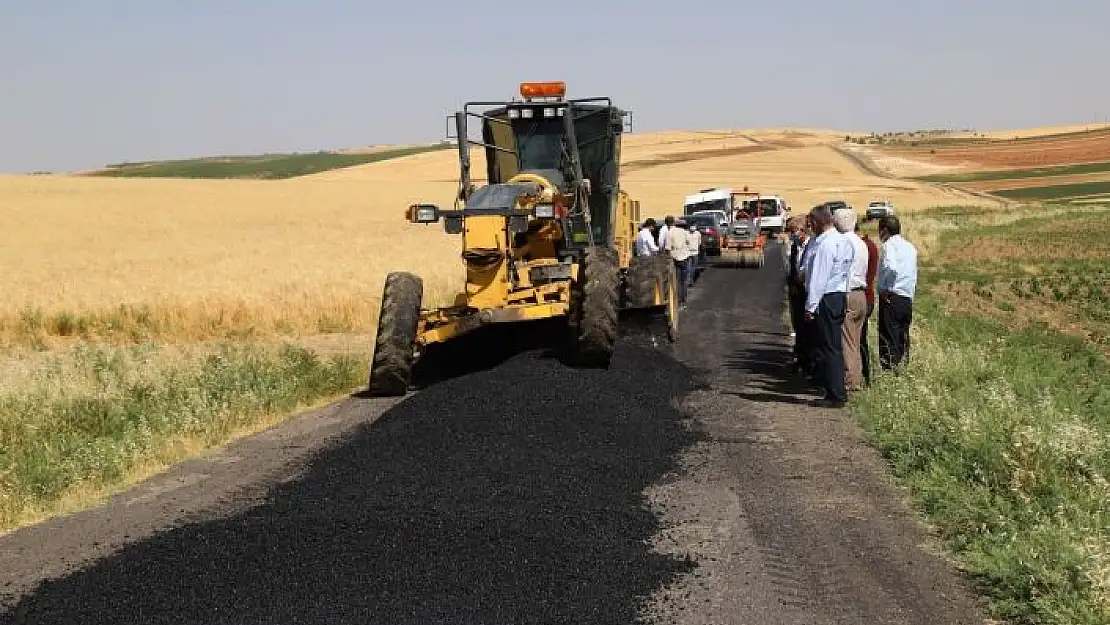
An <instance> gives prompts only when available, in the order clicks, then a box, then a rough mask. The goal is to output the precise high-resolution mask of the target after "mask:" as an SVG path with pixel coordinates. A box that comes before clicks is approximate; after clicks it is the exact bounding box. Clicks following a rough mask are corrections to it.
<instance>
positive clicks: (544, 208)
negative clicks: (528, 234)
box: [535, 204, 555, 219]
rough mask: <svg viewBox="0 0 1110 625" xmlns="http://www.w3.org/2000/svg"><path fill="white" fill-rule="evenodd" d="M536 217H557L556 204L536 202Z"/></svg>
mask: <svg viewBox="0 0 1110 625" xmlns="http://www.w3.org/2000/svg"><path fill="white" fill-rule="evenodd" d="M535 212H536V217H539V218H541V219H552V218H554V217H555V205H554V204H536V209H535Z"/></svg>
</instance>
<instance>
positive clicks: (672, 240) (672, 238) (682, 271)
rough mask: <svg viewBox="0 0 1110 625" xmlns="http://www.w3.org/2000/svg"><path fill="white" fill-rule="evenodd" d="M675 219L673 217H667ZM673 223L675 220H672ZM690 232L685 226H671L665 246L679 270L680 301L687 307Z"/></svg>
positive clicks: (680, 304)
mask: <svg viewBox="0 0 1110 625" xmlns="http://www.w3.org/2000/svg"><path fill="white" fill-rule="evenodd" d="M667 219H671V220H673V219H674V218H673V217H667ZM672 225H673V222H672ZM688 237H689V233H688V232H686V229H685V228H670V229H669V230H668V231H667V245H666V247H665V248H664V249H665V250H667V252H668V253H669V254H670V255H671V260H673V261H674V267H675V269H676V270H678V303H679V306H680V307H682V308H686V285H687V282H686V279H687V276H686V269H687V267H689V265H688V264H687V262H686V259H687V258H689V257H690V246H689V244H688V243H687V239H688Z"/></svg>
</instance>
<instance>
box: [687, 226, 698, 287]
mask: <svg viewBox="0 0 1110 625" xmlns="http://www.w3.org/2000/svg"><path fill="white" fill-rule="evenodd" d="M686 245H687V247H689V248H690V256H689V257H688V258H687V259H686V264H687V265H688V266H687V269H686V271H687V272H688V273H687V274H686V288H690V287H692V286H694V277H695V276H696V275H697V272H698V264H699V262H698V261H700V260H701V233H700V232H698V229H697V227H696V226H695V225H694V222H692V221H691V222H689V223H687V224H686Z"/></svg>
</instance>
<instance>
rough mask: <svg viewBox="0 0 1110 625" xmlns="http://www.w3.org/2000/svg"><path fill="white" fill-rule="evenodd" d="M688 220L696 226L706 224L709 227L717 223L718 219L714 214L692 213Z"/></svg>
mask: <svg viewBox="0 0 1110 625" xmlns="http://www.w3.org/2000/svg"><path fill="white" fill-rule="evenodd" d="M686 221H689V222H691V223H693V224H694V225H695V226H705V227H707V228H709V227H713V226H716V225H717V220H716V219H715V218H714V217H713V215H691V216H689V217H687V218H686Z"/></svg>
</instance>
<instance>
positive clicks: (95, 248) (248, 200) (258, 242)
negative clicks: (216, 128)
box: [0, 129, 970, 347]
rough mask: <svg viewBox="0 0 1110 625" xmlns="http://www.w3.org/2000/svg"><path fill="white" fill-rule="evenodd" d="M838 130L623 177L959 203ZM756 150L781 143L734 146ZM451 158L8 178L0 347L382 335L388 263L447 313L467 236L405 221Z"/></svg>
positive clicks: (636, 140)
mask: <svg viewBox="0 0 1110 625" xmlns="http://www.w3.org/2000/svg"><path fill="white" fill-rule="evenodd" d="M842 137H843V135H839V134H837V133H833V132H832V131H814V130H807V131H790V130H787V129H773V130H764V131H758V130H749V131H736V132H732V131H704V132H678V131H675V132H666V133H654V134H647V135H638V134H631V135H628V136H626V137H625V141H624V150H623V153H622V160H623V161H624V162H625V163H630V162H637V161H639V162H641V163H643V162H644V161H653V159H655V160H657V159H666V160H669V161H670V162H668V163H667V164H662V165H657V166H647V167H639V168H637V169H634V170H633V169H630V171H629V172H628V173H627V174H626V175H625V176H623V178H622V185H623V186H624V188H626V189H627V190H628V191H629V192H630V193H631V194H632V195H633V197H634V198H636V199H639V200H641V203H642V210H643V213H644V216H645V217H646V216H657V217H661V216H663V215H665V214H668V213H671V214H676V213H680V212H681V210H682V198H683V196H685V195H686V194H688V193H691V192H693V191H696V190H697V189H698V188H700V187H704V186H712V185H733V186H743V185H749V186H751V187H752V188H754V189H759V190H762V191H765V192H769V193H779V194H782V195H784V196H786V197H787V199H788V201H790V202H791V204H792V205H793V206H794V207H795V208H796V209H798V208H801V209H805V208H808V206H809V205H811V204H814V203H817V202H819V201H823V200H825V199H830V198H844V199H847V200H848V201H850V202H852V203H854V204H855V205H857V206H861V207H862V205H865V204H866V202H867V201H868V200H870V199H873V198H877V197H882V198H886V199H892V200H893V201H895V202H896V203H898V204H899V208H900V209H902V210H906V211H913V210H914V209H916V208H919V207H925V206H930V205H934V204H938V203H944V202H952V201H953V200H954V197H953V192H951V191H948V190H942V189H939V188H937V187H934V186H931V185H926V184H920V183H913V182H902V181H889V180H884V179H881V178H877V177H874V176H871V175H869V174H867V173H865V172H862V171H860V170H859V169H858V168H857V167H855V166H854V165H853V164H852V163H851V162H849V161H848V160H846V159H844V158H843V157H842V156H840V155H839V154H837V153H836V152H835V151H833V150H832V148H831V147H829V146H828V145H826V144H828V143H835V142H837V141H838V140H840V139H841V138H842ZM759 144H770V145H771V146H772V149H769V150H766V151H761V152H753V153H744V154H736V153H735V152H736V150H737V148H745V147H748V146H757V145H759ZM775 146H780V147H775ZM781 146H787V147H781ZM730 150H731V151H732V152H730ZM717 153H720V154H722V155H721V156H716V154H717ZM474 154H475V156H476V158H475V163H474V170H475V173H476V177H477V178H478V179H481V177H482V176H481V174H482V172H483V168H484V159H482V158H481V154H480V153H479V151H478V150H475V151H474ZM455 159H456V156H455V153H454V152H453V151H445V152H429V153H425V154H419V155H414V156H410V157H406V158H400V159H395V160H390V161H383V162H378V163H372V164H368V165H364V166H358V167H352V168H348V169H345V170H339V171H332V172H324V173H321V174H317V175H314V176H308V177H305V178H301V179H293V180H285V181H239V180H226V181H225V180H219V181H215V180H211V181H210V180H149V179H106V178H78V177H60V176H59V177H55V176H37V177H31V176H9V177H3V178H0V223H3V224H4V231H5V240H6V242H8V244H7V245H5V246H3V247H2V248H0V267H3V269H4V270H3V272H2V273H0V293H3V298H2V299H0V344H7V345H11V344H18V343H27V342H30V343H32V344H35V345H38V346H40V347H41V346H44V345H45V346H48V347H49V346H50V345H51V343H52V342H59V341H61V342H65V341H66V340H67V339H69V338H70V337H75V338H79V339H89V338H98V339H104V338H107V339H112V340H123V341H134V340H145V339H149V338H155V339H158V340H161V341H177V342H190V341H198V340H206V339H209V338H217V337H259V336H268V335H296V336H302V335H313V334H319V333H327V332H337V331H342V332H363V333H365V332H373V329H374V327H375V324H376V322H377V319H376V317H377V308H378V298H379V296H380V289H381V284H382V280H383V278H384V276H385V274H386V273H387V272H389V271H391V270H412V271H416V272H417V273H419V274H420V275H421V276H423V277H424V279H425V288H426V293H427V295H426V301H427V302H428V303H429V304H440V303H446V302H448V301H450V299H451V298H452V296H453V293H454V291H455V290H457V289H458V288H459V287H460V281H461V279H462V266H461V263H460V260H459V253H458V238H457V237H454V236H448V235H445V234H444V233H443V230H442V227H441V226H439V225H432V226H417V225H411V224H407V223H405V221H404V218H403V211H404V208H405V207H406V206H407V205H408V204H410V203H412V202H416V201H431V202H435V203H437V204H440V205H444V206H446V205H450V204H451V202H452V200H453V197H454V194H455V189H456V177H457V174H458V172H457V162H456V160H455ZM969 197H970V196H964V197H961V198H955V199H960V200H963V201H965V202H966V201H967V199H968V198H969Z"/></svg>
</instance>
